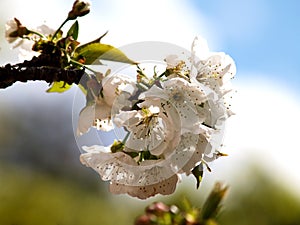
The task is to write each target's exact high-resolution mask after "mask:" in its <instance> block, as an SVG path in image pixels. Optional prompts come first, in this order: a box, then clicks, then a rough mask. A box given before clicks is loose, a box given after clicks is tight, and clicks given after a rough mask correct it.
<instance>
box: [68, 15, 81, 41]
mask: <svg viewBox="0 0 300 225" xmlns="http://www.w3.org/2000/svg"><path fill="white" fill-rule="evenodd" d="M78 32H79V24H78V21H77V20H76V21H75V23H73V25H72V26H71V27H70V29H69V31H68V33H67V37H73V38H74V40H77V38H78Z"/></svg>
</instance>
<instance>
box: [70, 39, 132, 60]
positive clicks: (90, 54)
mask: <svg viewBox="0 0 300 225" xmlns="http://www.w3.org/2000/svg"><path fill="white" fill-rule="evenodd" d="M74 56H75V60H77V59H80V58H84V59H85V63H84V64H86V65H91V64H92V63H93V62H94V61H95V60H97V59H99V60H101V59H102V60H108V61H115V62H122V63H129V64H136V63H135V62H134V61H132V60H131V59H129V58H128V57H127V56H126V55H125V54H124V53H123V52H122V51H120V50H119V49H117V48H115V47H113V46H111V45H106V44H101V43H89V44H85V45H82V46H79V47H78V48H76V49H75V55H74Z"/></svg>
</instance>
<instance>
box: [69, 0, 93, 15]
mask: <svg viewBox="0 0 300 225" xmlns="http://www.w3.org/2000/svg"><path fill="white" fill-rule="evenodd" d="M90 6H91V3H90V2H88V1H81V0H76V1H75V2H74V4H73V8H72V10H71V11H70V12H69V14H68V19H70V20H75V19H76V18H77V17H79V16H84V15H86V14H88V13H89V12H90Z"/></svg>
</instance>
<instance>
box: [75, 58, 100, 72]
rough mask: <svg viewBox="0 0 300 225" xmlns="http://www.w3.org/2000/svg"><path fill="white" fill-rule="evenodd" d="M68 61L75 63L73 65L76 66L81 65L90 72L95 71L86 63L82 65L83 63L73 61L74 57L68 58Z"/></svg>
mask: <svg viewBox="0 0 300 225" xmlns="http://www.w3.org/2000/svg"><path fill="white" fill-rule="evenodd" d="M70 62H71V63H73V64H75V65H77V66H82V67H84V68H85V69H87V70H89V71H91V72H93V73H97V71H95V70H93V69H91V68H89V67H87V66H86V65H84V64H82V63H80V62H77V61H75V60H74V59H70Z"/></svg>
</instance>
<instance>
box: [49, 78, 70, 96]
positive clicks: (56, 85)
mask: <svg viewBox="0 0 300 225" xmlns="http://www.w3.org/2000/svg"><path fill="white" fill-rule="evenodd" d="M71 87H72V85H70V84H67V83H66V82H64V81H54V82H53V83H52V85H51V87H50V88H49V89H48V90H47V92H48V93H51V92H58V93H62V92H65V91H67V90H69V89H70V88H71Z"/></svg>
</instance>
